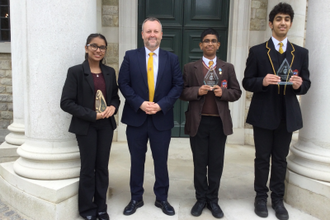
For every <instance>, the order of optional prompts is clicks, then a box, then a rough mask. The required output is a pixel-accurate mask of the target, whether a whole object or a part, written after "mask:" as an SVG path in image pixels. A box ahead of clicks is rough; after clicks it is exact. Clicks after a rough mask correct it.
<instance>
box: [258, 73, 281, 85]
mask: <svg viewBox="0 0 330 220" xmlns="http://www.w3.org/2000/svg"><path fill="white" fill-rule="evenodd" d="M279 82H281V78H280V77H279V76H276V75H274V74H270V73H268V74H267V75H266V76H265V78H264V79H263V81H262V85H263V86H269V85H277V84H278V83H279Z"/></svg>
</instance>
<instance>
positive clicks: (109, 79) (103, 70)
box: [100, 64, 111, 98]
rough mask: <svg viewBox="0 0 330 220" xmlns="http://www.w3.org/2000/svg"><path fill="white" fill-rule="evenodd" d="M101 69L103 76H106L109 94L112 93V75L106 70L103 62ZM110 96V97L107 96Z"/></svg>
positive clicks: (106, 86)
mask: <svg viewBox="0 0 330 220" xmlns="http://www.w3.org/2000/svg"><path fill="white" fill-rule="evenodd" d="M100 67H101V71H102V74H103V77H104V81H105V88H106V90H107V94H110V87H111V85H110V82H111V76H110V73H109V72H108V71H105V68H104V65H103V64H101V66H100ZM107 98H109V97H107Z"/></svg>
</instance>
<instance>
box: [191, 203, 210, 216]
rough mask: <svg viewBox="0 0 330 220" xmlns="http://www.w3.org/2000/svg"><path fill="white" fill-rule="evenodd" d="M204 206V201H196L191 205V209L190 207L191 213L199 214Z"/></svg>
mask: <svg viewBox="0 0 330 220" xmlns="http://www.w3.org/2000/svg"><path fill="white" fill-rule="evenodd" d="M205 206H206V202H202V201H197V202H196V203H195V205H194V206H193V207H192V209H191V212H190V213H191V214H192V215H193V216H196V217H197V216H200V215H201V214H202V212H203V209H204V208H205Z"/></svg>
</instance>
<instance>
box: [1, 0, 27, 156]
mask: <svg viewBox="0 0 330 220" xmlns="http://www.w3.org/2000/svg"><path fill="white" fill-rule="evenodd" d="M15 8H16V11H19V13H17V16H13V17H11V57H12V88H13V109H14V112H13V113H14V117H13V118H14V121H13V123H12V124H11V125H9V126H8V130H9V131H10V133H9V134H8V135H7V136H6V137H5V142H3V143H2V144H1V145H0V155H1V156H0V162H8V161H13V160H15V159H17V158H18V154H17V153H16V151H17V147H18V146H20V145H22V144H23V143H24V141H25V136H24V132H25V131H24V130H25V129H24V105H23V103H24V91H23V90H24V80H23V77H24V74H26V71H27V70H26V61H27V60H26V59H27V50H26V20H25V17H24V13H23V11H22V10H23V7H22V5H18V6H15V7H14V9H13V8H12V7H11V13H10V15H12V13H14V14H16V12H15Z"/></svg>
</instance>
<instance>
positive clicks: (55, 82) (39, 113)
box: [0, 0, 97, 220]
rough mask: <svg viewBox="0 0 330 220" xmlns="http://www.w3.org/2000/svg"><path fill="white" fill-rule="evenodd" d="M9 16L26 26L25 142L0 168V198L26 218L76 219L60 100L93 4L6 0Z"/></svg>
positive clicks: (75, 168)
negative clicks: (16, 158) (8, 4)
mask: <svg viewBox="0 0 330 220" xmlns="http://www.w3.org/2000/svg"><path fill="white" fill-rule="evenodd" d="M11 13H12V14H11V16H12V17H17V16H23V17H24V21H25V24H24V25H25V27H26V28H25V29H26V32H25V33H22V38H23V39H24V42H25V44H26V48H27V52H28V56H27V71H26V72H25V73H24V74H23V75H24V76H23V81H24V94H25V95H24V116H25V117H24V119H25V135H26V141H25V142H24V144H23V145H21V146H20V147H19V148H18V154H19V156H20V158H19V159H18V160H17V161H15V162H14V163H13V162H9V163H2V164H0V188H1V189H2V190H1V194H2V198H3V199H4V200H5V201H7V202H8V203H10V204H11V205H12V206H14V207H15V208H16V209H18V210H19V211H20V212H21V213H23V214H25V215H26V216H28V217H30V218H31V219H50V220H52V219H54V220H55V219H77V217H78V208H77V203H78V202H77V189H78V178H75V177H78V176H79V170H80V160H79V151H78V147H77V143H76V140H75V137H74V135H73V134H70V133H69V132H68V127H69V123H70V119H71V116H70V115H69V114H67V113H65V112H63V111H62V110H61V109H60V97H61V93H62V87H63V84H64V81H65V78H66V73H67V69H68V68H69V67H70V66H73V65H76V64H79V63H82V62H83V60H84V55H85V49H84V45H85V42H86V38H87V36H88V35H89V34H90V33H93V32H96V29H97V25H96V20H97V18H96V13H97V9H96V1H81V0H70V1H67V0H57V1H44V0H11ZM13 27H14V28H15V26H13ZM13 40H15V38H14V39H13ZM14 43H15V42H14ZM16 49H17V50H18V51H13V53H14V54H15V52H16V53H19V52H21V51H20V49H19V48H16ZM13 59H17V56H14V57H13ZM18 65H22V64H18ZM14 111H15V109H14ZM17 174H18V175H17ZM40 180H42V181H40ZM45 180H47V181H45Z"/></svg>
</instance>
